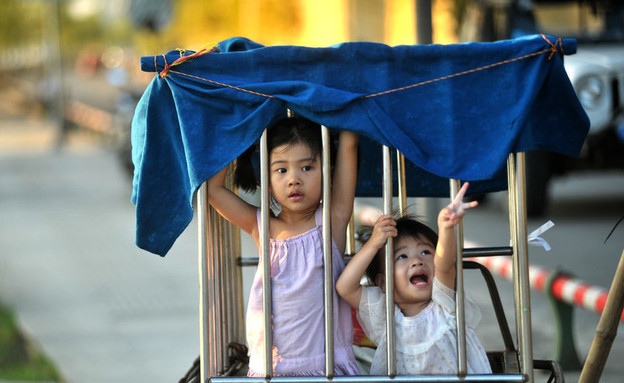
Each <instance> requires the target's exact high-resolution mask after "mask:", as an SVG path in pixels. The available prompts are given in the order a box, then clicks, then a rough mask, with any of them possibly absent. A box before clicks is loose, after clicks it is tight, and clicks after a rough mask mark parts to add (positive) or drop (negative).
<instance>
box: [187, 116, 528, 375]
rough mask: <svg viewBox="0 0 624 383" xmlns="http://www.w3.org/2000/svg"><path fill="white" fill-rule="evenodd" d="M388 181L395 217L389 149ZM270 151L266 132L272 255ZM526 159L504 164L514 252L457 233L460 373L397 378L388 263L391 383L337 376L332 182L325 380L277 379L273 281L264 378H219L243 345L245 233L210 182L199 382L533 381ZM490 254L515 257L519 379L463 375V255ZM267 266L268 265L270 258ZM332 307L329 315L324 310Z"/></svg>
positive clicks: (201, 200) (264, 239)
mask: <svg viewBox="0 0 624 383" xmlns="http://www.w3.org/2000/svg"><path fill="white" fill-rule="evenodd" d="M322 129H323V170H324V171H323V173H324V177H329V175H330V174H331V172H330V171H329V134H328V129H327V128H326V127H322ZM383 151H384V153H383V159H384V165H383V168H384V175H383V184H384V188H383V210H384V212H385V213H390V212H392V211H393V210H392V199H393V198H392V196H393V193H392V166H391V151H390V148H388V147H383ZM267 158H268V153H267V149H266V132H265V133H264V134H263V136H262V138H261V145H260V163H261V166H260V169H261V170H260V172H261V192H260V193H261V212H262V213H261V217H262V218H261V225H262V230H261V233H263V235H262V236H261V238H260V243H261V248H262V251H263V252H264V254H265V255H266V254H267V253H268V243H269V238H268V232H269V231H268V230H267V229H268V217H269V203H268V200H269V198H268V190H267V187H266V185H268V172H267V169H266V166H267V165H266V163H267ZM397 158H398V169H399V177H398V179H399V192H398V194H399V201H400V202H399V203H400V204H402V203H404V202H401V201H405V198H406V196H405V188H404V187H401V185H402V183H403V179H404V177H405V174H404V172H403V171H402V168H401V161H402V158H401V156H400V154H399V155H398V156H397ZM524 169H525V168H524V153H518V154H513V153H512V154H510V155H509V157H508V160H507V173H508V195H509V226H510V238H511V246H501V247H490V248H476V249H464V248H463V245H464V240H463V226H462V224H461V223H460V224H459V225H458V227H457V249H458V251H457V268H458V270H457V283H456V286H457V288H456V302H457V304H456V317H457V323H456V326H457V334H458V342H457V355H458V367H457V371H458V373H457V375H456V376H409V377H403V376H396V369H395V366H394V361H395V355H394V345H395V342H394V321H393V320H392V318H393V310H392V309H393V308H394V301H393V293H392V292H393V273H392V264H393V263H392V262H388V261H389V259H386V262H388V265H389V267H386V278H385V279H386V291H387V292H388V293H387V294H386V300H387V302H386V319H387V333H388V334H389V335H388V337H387V338H388V342H387V350H386V351H387V356H388V373H387V376H386V377H378V376H377V377H370V376H358V377H342V376H341V377H334V376H332V375H333V371H334V368H333V367H334V360H333V352H332V351H333V333H332V329H333V326H332V325H331V324H332V323H333V312H332V309H331V308H332V307H333V304H332V294H331V291H332V289H333V288H334V287H333V285H332V281H333V278H332V268H331V266H329V267H328V265H331V264H332V262H331V250H330V249H331V247H330V246H331V234H330V233H331V222H330V219H329V216H330V214H329V209H330V208H331V201H330V198H329V196H330V193H329V188H328V186H329V185H331V182H329V178H326V179H324V180H323V185H324V190H323V201H324V204H323V209H324V211H323V227H324V231H323V237H324V238H323V241H324V245H323V249H324V257H325V258H324V260H325V262H324V264H325V274H324V275H325V278H324V279H325V280H324V290H325V297H326V298H325V307H326V310H325V316H326V317H325V319H326V326H325V328H326V329H327V330H326V334H325V343H326V350H332V351H330V352H327V353H326V371H327V374H326V376H325V377H324V378H323V377H315V378H283V377H272V376H271V375H272V373H271V372H272V352H271V350H272V339H271V330H270V329H271V299H270V297H271V294H270V289H271V286H270V278H264V279H263V308H264V329H265V335H266V337H265V341H266V344H265V361H266V366H265V367H266V368H265V371H267V375H266V377H265V379H252V378H233V377H227V378H225V377H220V376H221V375H222V374H223V372H224V371H226V370H227V369H228V356H227V349H228V348H227V345H228V344H229V343H230V342H237V343H245V341H244V339H245V337H244V332H245V330H244V320H243V308H242V302H243V299H242V287H241V286H242V277H241V272H240V267H236V266H237V265H240V264H241V263H245V260H244V259H243V258H242V257H241V254H240V235H239V231H238V229H237V228H235V227H233V226H232V225H231V224H230V223H229V222H227V221H226V220H224V219H223V218H222V217H220V216H219V214H218V213H216V212H215V211H214V210H213V209H212V208H211V207H210V206H209V205H208V203H207V201H208V199H207V188H206V187H205V184H204V185H202V187H201V188H200V189H199V191H198V194H197V202H198V211H199V214H198V217H199V219H198V222H199V243H198V247H199V276H200V278H199V279H200V338H201V343H200V363H201V367H200V371H201V381H202V382H206V381H208V380H212V381H214V382H221V381H222V380H223V381H226V380H227V381H228V382H235V381H236V382H238V381H241V382H243V381H244V382H246V383H248V382H253V381H265V380H267V379H271V380H273V381H276V382H280V381H301V382H308V381H309V382H321V381H322V382H325V381H328V380H330V379H331V380H333V381H341V382H342V381H344V382H366V381H370V380H374V381H376V382H382V381H385V380H388V381H390V380H392V381H403V380H405V381H410V382H459V381H462V382H492V381H498V382H533V380H534V376H533V368H534V365H533V356H532V338H531V305H530V297H529V270H528V266H529V263H528V254H527V239H526V238H527V237H526V212H525V211H526V208H525V183H524V179H525V174H524V173H525V170H524ZM459 186H460V181H459V180H450V190H451V195H450V198H451V199H453V197H454V196H455V194H456V193H457V191H458V190H459ZM387 246H388V249H387V251H386V254H388V255H389V254H392V251H391V247H392V241H388V244H387ZM483 255H487V256H492V255H511V256H512V259H513V285H514V305H515V316H516V323H517V325H516V338H517V344H518V347H517V357H518V362H519V371H517V372H516V373H511V374H509V373H506V374H494V375H467V374H466V349H465V348H466V345H465V324H464V312H463V308H464V306H463V303H464V290H463V269H462V265H463V263H462V259H463V256H470V257H475V256H483ZM263 259H264V260H268V259H270V257H268V256H264V257H263ZM260 266H261V267H263V268H264V275H270V266H269V264H268V262H266V261H264V262H263V264H262V265H260ZM327 308H329V309H327Z"/></svg>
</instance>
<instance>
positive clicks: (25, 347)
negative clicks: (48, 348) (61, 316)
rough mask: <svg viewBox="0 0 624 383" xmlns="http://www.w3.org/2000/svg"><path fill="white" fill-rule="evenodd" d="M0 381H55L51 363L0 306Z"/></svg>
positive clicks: (57, 379)
mask: <svg viewBox="0 0 624 383" xmlns="http://www.w3.org/2000/svg"><path fill="white" fill-rule="evenodd" d="M0 380H20V381H33V382H36V381H57V382H60V381H61V379H60V376H59V374H58V372H57V371H56V369H55V368H54V366H53V365H52V363H50V361H48V360H47V359H46V357H45V356H44V355H43V354H42V353H41V352H40V351H39V350H38V349H37V348H36V347H34V345H33V344H32V343H30V342H28V340H27V339H26V338H25V337H24V336H23V334H22V333H21V332H20V330H19V328H18V327H17V325H16V324H15V321H14V318H13V314H12V313H11V312H10V311H9V310H8V309H7V308H5V307H3V306H1V305H0Z"/></svg>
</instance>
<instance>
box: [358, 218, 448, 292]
mask: <svg viewBox="0 0 624 383" xmlns="http://www.w3.org/2000/svg"><path fill="white" fill-rule="evenodd" d="M395 221H396V228H397V236H396V237H395V240H396V239H397V238H401V237H406V236H409V237H413V238H423V237H424V238H425V239H427V240H429V241H431V244H433V247H436V245H437V244H438V234H437V233H436V232H435V231H433V229H432V228H430V227H429V226H427V225H426V224H425V223H423V222H421V221H419V220H418V219H416V218H415V217H414V216H412V215H403V216H400V217H396V215H395ZM369 230H370V232H372V228H370V229H369ZM369 237H370V236H369ZM385 254H386V251H385V246H383V247H381V248H380V249H379V250H378V251H377V253H376V254H375V257H374V258H373V260H372V261H371V263H370V264H369V265H368V267H367V268H366V278H368V282H369V283H371V284H373V285H375V284H376V283H375V279H376V278H377V275H378V274H379V273H381V272H382V270H383V268H382V266H383V264H384V262H385Z"/></svg>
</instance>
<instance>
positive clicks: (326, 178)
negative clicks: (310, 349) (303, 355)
mask: <svg viewBox="0 0 624 383" xmlns="http://www.w3.org/2000/svg"><path fill="white" fill-rule="evenodd" d="M321 137H322V142H323V156H322V157H323V270H324V286H323V291H324V293H325V375H326V376H327V377H328V378H332V377H333V376H334V273H333V263H332V246H331V244H332V241H331V239H332V235H331V233H332V232H331V162H330V150H329V147H330V142H329V129H328V128H327V127H326V126H321Z"/></svg>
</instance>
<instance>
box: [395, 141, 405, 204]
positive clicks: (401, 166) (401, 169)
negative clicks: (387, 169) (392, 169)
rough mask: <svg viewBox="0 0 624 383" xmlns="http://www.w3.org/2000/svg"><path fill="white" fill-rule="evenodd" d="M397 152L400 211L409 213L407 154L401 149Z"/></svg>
mask: <svg viewBox="0 0 624 383" xmlns="http://www.w3.org/2000/svg"><path fill="white" fill-rule="evenodd" d="M396 153H397V173H398V174H397V176H398V177H397V179H398V181H397V185H398V188H399V211H400V212H401V214H406V213H407V185H406V183H405V182H406V181H405V156H404V155H403V153H401V152H400V151H398V150H397V151H396Z"/></svg>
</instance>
